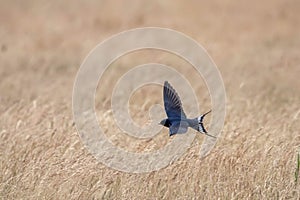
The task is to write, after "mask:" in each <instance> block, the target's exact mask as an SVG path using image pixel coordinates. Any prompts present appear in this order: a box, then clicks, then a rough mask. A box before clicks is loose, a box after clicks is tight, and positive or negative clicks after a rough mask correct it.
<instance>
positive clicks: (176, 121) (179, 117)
mask: <svg viewBox="0 0 300 200" xmlns="http://www.w3.org/2000/svg"><path fill="white" fill-rule="evenodd" d="M163 98H164V106H165V111H166V114H167V117H168V118H167V119H163V120H162V121H161V122H160V123H159V124H160V125H163V126H165V127H168V128H169V131H170V136H171V135H174V134H177V133H186V132H187V130H188V127H191V128H193V129H195V130H196V131H198V132H200V133H204V134H205V135H208V136H210V137H214V138H216V137H215V136H212V135H210V134H208V133H207V131H206V129H205V128H204V126H203V119H204V117H205V116H206V115H207V114H208V113H210V112H211V110H210V111H208V112H206V113H204V114H203V115H201V116H199V117H196V118H194V119H189V118H187V117H186V114H185V113H184V111H183V108H182V104H181V101H180V98H179V96H178V94H177V92H176V91H175V90H174V88H173V87H172V86H171V85H170V83H168V81H165V83H164V90H163Z"/></svg>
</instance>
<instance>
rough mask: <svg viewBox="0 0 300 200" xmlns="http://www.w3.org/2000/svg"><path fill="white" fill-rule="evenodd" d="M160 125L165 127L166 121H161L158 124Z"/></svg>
mask: <svg viewBox="0 0 300 200" xmlns="http://www.w3.org/2000/svg"><path fill="white" fill-rule="evenodd" d="M159 124H160V125H162V126H165V125H166V124H167V119H163V120H161V121H160V122H159Z"/></svg>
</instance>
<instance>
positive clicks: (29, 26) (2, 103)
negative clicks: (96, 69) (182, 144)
mask: <svg viewBox="0 0 300 200" xmlns="http://www.w3.org/2000/svg"><path fill="white" fill-rule="evenodd" d="M299 10H300V2H299V1H297V0H275V1H271V0H266V1H258V0H254V1H244V0H242V1H237V0H225V1H221V0H215V1H196V0H190V1H179V0H175V1H137V0H134V1H114V0H113V1H108V0H105V1H92V0H91V1H76V2H74V1H34V0H28V1H20V0H19V1H17V0H13V1H5V0H0V38H1V40H0V47H1V48H0V50H1V51H0V60H1V62H0V80H1V81H0V198H1V199H121V198H122V199H141V198H143V199H258V198H262V199H299V198H300V186H299V181H298V183H296V182H295V174H296V173H295V171H296V169H297V154H298V151H299V146H300V134H299V130H300V125H299V124H300V123H299V119H300V107H299V105H300V80H299V74H300V66H299V65H300V57H299V52H300V37H299V35H300V26H299V24H300V14H299ZM144 26H158V27H166V28H172V29H175V30H178V31H181V32H183V33H185V34H187V35H189V36H191V37H193V38H194V39H195V40H196V41H197V42H199V43H200V44H202V45H203V46H204V47H205V48H206V49H207V51H208V53H209V54H210V56H211V57H212V58H213V60H214V61H215V63H216V64H217V66H218V67H219V69H220V72H221V74H222V76H223V79H224V83H225V87H226V92H227V117H226V123H225V126H224V130H223V132H222V136H221V138H220V139H219V140H218V143H217V145H216V147H215V148H214V149H213V151H212V152H211V154H210V155H209V156H208V157H206V158H205V159H203V160H199V157H198V153H199V148H200V144H201V140H202V139H203V136H199V137H197V138H196V140H195V142H194V143H193V144H192V146H191V148H190V149H189V150H188V152H187V153H186V154H185V155H184V156H183V157H182V158H180V160H178V161H176V162H174V163H173V164H172V165H170V166H168V167H167V168H165V169H162V170H160V171H157V172H152V173H148V174H126V173H122V172H118V171H115V170H112V169H110V168H107V167H106V166H105V165H103V164H100V163H98V162H97V161H96V160H95V159H94V158H93V156H92V155H90V154H89V152H87V150H86V149H85V148H84V146H83V144H82V143H81V141H80V139H79V136H78V135H77V132H76V129H75V127H74V123H73V119H72V110H71V97H72V87H73V82H74V80H75V75H76V72H77V70H78V69H79V66H80V64H81V62H82V61H83V59H84V58H85V56H86V55H87V54H88V52H89V51H90V50H91V49H92V48H94V47H95V46H96V45H97V44H98V43H99V42H101V41H103V40H104V39H106V38H107V37H109V36H111V35H112V34H115V33H118V32H120V31H124V30H127V29H130V28H136V27H144ZM135 54H136V55H128V57H125V58H124V59H123V60H121V61H120V62H119V66H118V67H116V68H111V69H110V71H108V73H111V74H112V77H116V78H117V77H118V76H119V75H121V74H122V73H123V70H124V72H125V71H127V70H128V69H129V68H130V66H134V65H136V64H139V63H145V62H150V61H151V62H162V63H167V64H170V65H172V64H174V65H175V68H176V69H178V70H180V71H181V72H182V73H183V74H186V75H187V76H191V77H190V79H189V80H190V81H191V83H193V85H195V89H196V91H197V94H199V98H200V99H202V100H203V102H204V105H203V106H204V108H205V109H206V108H207V109H209V107H210V105H209V99H206V98H207V93H205V94H204V95H200V94H202V92H203V91H204V92H205V90H204V88H203V87H202V86H199V85H198V84H197V80H198V78H197V77H196V76H193V75H192V74H193V73H192V72H190V71H189V70H190V66H188V64H187V63H183V62H180V61H178V60H176V59H174V58H173V57H168V56H169V55H167V54H162V53H155V52H154V53H153V52H152V53H151V52H137V53H135ZM176 63H177V65H176ZM178 63H179V64H178ZM114 69H116V70H115V71H114ZM118 69H119V70H118ZM107 85H108V86H109V84H107ZM106 89H107V90H106V91H105V90H104V91H99V92H104V93H105V94H106V93H107V94H109V92H110V91H111V89H112V88H111V87H106ZM150 90H151V92H149V93H146V92H143V91H139V92H137V93H136V94H135V95H134V96H133V98H134V99H133V101H132V102H133V104H131V106H132V110H131V111H132V116H133V118H134V119H135V120H137V122H138V123H141V122H143V120H147V118H145V117H144V116H143V115H141V113H142V112H141V111H145V112H146V111H147V109H148V108H149V106H150V105H151V104H152V103H159V101H160V99H161V96H160V95H161V89H160V88H159V87H154V88H150ZM156 94H157V95H156ZM154 96H155V98H154ZM203 96H204V97H203ZM156 97H157V98H156ZM203 98H204V99H203ZM144 99H149V101H148V102H145V101H144ZM96 103H97V109H98V110H97V112H98V117H99V119H100V123H102V125H103V126H105V125H106V126H107V127H108V125H109V124H112V123H113V119H112V117H111V116H110V114H109V112H110V111H109V105H110V104H109V95H108V96H107V98H105V99H97V100H96ZM135 105H139V107H135ZM140 105H142V106H140ZM101 113H108V114H106V115H103V114H101ZM139 120H140V121H139ZM105 130H106V134H110V133H114V131H115V130H114V129H113V128H112V129H110V128H106V129H105ZM168 139H169V138H168V135H167V130H164V134H162V135H160V136H159V138H157V139H153V140H152V141H144V142H142V143H138V144H136V143H134V142H133V143H129V144H127V143H125V144H126V145H127V146H129V148H132V149H134V150H140V149H144V148H145V147H147V148H153V149H155V148H158V147H160V146H161V145H164V144H165V143H166V141H167V140H168ZM120 142H122V141H120V140H117V139H116V143H120ZM123 142H124V141H123ZM125 142H127V140H125ZM119 145H120V146H121V147H124V146H126V145H124V143H123V144H122V143H120V144H119Z"/></svg>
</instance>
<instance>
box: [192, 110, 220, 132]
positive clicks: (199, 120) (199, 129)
mask: <svg viewBox="0 0 300 200" xmlns="http://www.w3.org/2000/svg"><path fill="white" fill-rule="evenodd" d="M210 112H211V110H210V111H208V112H206V113H204V114H203V115H201V116H199V117H198V118H197V120H198V131H200V132H202V133H204V134H205V135H208V136H210V137H213V138H216V137H215V136H213V135H210V134H208V133H207V131H206V129H205V128H204V125H203V119H204V117H205V116H206V115H207V114H209V113H210Z"/></svg>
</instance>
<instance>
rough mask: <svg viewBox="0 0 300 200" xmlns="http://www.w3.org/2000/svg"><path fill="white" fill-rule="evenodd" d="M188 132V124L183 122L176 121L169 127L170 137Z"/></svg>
mask: <svg viewBox="0 0 300 200" xmlns="http://www.w3.org/2000/svg"><path fill="white" fill-rule="evenodd" d="M187 130H188V123H187V122H184V121H176V122H174V123H172V125H171V126H170V136H171V135H174V134H177V133H186V132H187Z"/></svg>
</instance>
